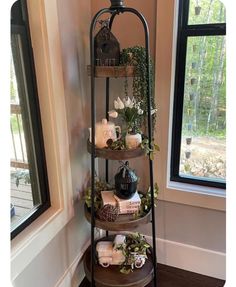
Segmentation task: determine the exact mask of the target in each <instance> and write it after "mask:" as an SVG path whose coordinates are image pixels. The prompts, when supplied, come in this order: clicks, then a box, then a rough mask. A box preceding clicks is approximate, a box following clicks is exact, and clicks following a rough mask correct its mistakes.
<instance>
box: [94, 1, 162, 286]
mask: <svg viewBox="0 0 236 287" xmlns="http://www.w3.org/2000/svg"><path fill="white" fill-rule="evenodd" d="M105 13H109V14H111V17H110V24H109V25H110V28H111V27H112V23H113V21H114V19H115V17H116V16H117V15H119V14H121V13H131V14H134V15H136V16H137V17H138V18H139V20H140V21H141V22H142V24H143V28H144V33H145V48H146V64H147V87H148V88H147V95H148V99H147V100H148V115H147V117H148V138H149V145H151V141H152V119H151V89H150V67H149V55H150V47H149V29H148V25H147V22H146V20H145V18H144V16H143V15H142V14H141V13H140V12H138V11H137V10H136V9H134V8H129V7H125V6H124V4H123V0H111V6H110V8H104V9H101V10H100V11H98V12H97V13H96V14H95V16H94V17H93V19H92V22H91V25H90V65H91V143H92V147H91V198H92V202H91V286H92V287H94V286H95V282H94V263H95V238H94V227H95V212H94V200H93V199H94V197H95V122H96V100H95V56H94V31H95V26H96V23H97V20H98V19H99V17H100V16H101V15H103V14H105ZM109 86H110V79H109V78H106V117H107V114H108V110H109ZM150 148H151V146H150ZM149 174H150V187H151V198H152V200H151V206H152V217H151V219H152V221H151V223H152V239H153V242H152V245H153V246H152V247H153V270H154V276H153V277H154V286H155V287H156V286H157V270H156V264H157V260H156V258H157V256H156V236H155V234H156V230H155V205H154V185H153V181H154V180H153V162H152V160H151V159H150V158H149ZM106 180H107V181H108V160H106Z"/></svg>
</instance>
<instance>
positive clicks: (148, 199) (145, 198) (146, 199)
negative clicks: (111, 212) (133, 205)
mask: <svg viewBox="0 0 236 287" xmlns="http://www.w3.org/2000/svg"><path fill="white" fill-rule="evenodd" d="M158 193H159V187H158V185H157V183H155V184H154V189H153V194H154V200H155V204H154V205H155V207H156V202H157V197H158ZM139 196H140V198H141V205H140V209H139V211H138V213H136V214H135V217H143V216H145V215H146V214H147V213H148V212H149V211H150V209H151V207H152V196H151V187H150V186H149V188H148V190H147V191H146V193H145V194H143V193H139Z"/></svg>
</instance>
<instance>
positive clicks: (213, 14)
mask: <svg viewBox="0 0 236 287" xmlns="http://www.w3.org/2000/svg"><path fill="white" fill-rule="evenodd" d="M225 21H226V20H225V7H224V4H223V3H222V2H221V1H219V0H191V1H190V6H189V19H188V24H190V25H194V24H213V23H225Z"/></svg>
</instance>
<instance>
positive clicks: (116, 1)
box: [110, 0, 125, 9]
mask: <svg viewBox="0 0 236 287" xmlns="http://www.w3.org/2000/svg"><path fill="white" fill-rule="evenodd" d="M110 1H111V7H110V8H111V9H114V8H122V7H125V6H124V1H123V0H110Z"/></svg>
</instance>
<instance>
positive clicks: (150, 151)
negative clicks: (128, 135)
mask: <svg viewBox="0 0 236 287" xmlns="http://www.w3.org/2000/svg"><path fill="white" fill-rule="evenodd" d="M140 147H141V148H142V149H143V150H144V151H145V154H146V155H149V157H150V159H151V160H153V159H154V154H155V153H156V152H157V151H160V147H159V145H158V144H156V143H155V142H154V141H152V142H151V144H150V146H149V139H148V138H144V139H143V140H142V142H141V144H140Z"/></svg>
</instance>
